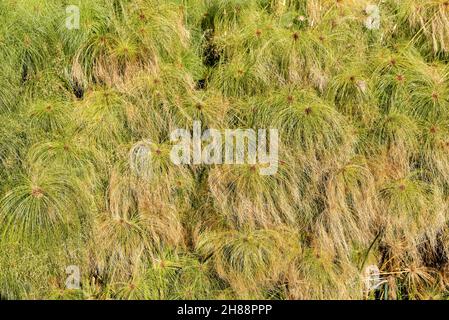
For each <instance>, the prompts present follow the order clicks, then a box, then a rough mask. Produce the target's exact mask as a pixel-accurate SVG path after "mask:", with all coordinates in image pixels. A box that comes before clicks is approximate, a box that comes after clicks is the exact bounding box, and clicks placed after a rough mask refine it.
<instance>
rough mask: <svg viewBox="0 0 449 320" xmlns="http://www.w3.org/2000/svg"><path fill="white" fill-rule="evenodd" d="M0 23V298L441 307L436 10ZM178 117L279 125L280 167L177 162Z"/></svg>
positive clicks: (18, 7)
mask: <svg viewBox="0 0 449 320" xmlns="http://www.w3.org/2000/svg"><path fill="white" fill-rule="evenodd" d="M370 4H373V5H378V6H379V8H380V28H379V29H377V28H369V27H367V25H366V21H367V19H369V17H368V13H367V12H366V8H367V6H368V5H370ZM68 5H77V6H79V8H80V14H81V17H80V28H79V29H72V30H69V29H68V28H66V18H67V13H66V7H67V6H68ZM0 21H1V24H0V66H1V72H0V120H1V123H2V125H1V126H0V298H3V299H23V298H28V299H67V298H69V299H72V298H73V299H89V298H91V299H206V298H207V299H222V298H226V299H241V298H249V299H254V298H262V299H264V298H267V299H331V298H333V299H335V298H338V299H373V298H380V299H430V298H433V299H435V298H445V297H446V295H447V290H448V285H449V268H448V267H449V230H448V222H449V215H448V214H449V212H448V204H449V67H448V61H449V2H448V1H447V0H385V1H374V0H372V1H365V0H73V1H70V2H69V1H68V0H0ZM194 120H200V121H201V122H202V124H203V126H204V129H206V128H219V129H223V128H277V129H279V132H280V138H281V147H280V155H279V156H280V160H281V161H280V167H279V171H278V173H277V174H276V175H273V176H261V175H259V173H258V172H257V171H256V170H253V169H254V168H252V167H250V166H248V165H229V166H224V165H213V166H209V165H191V166H176V165H174V164H173V163H172V162H171V161H170V158H169V150H170V147H171V142H170V132H171V131H172V130H173V129H175V128H192V125H193V121H194ZM150 151H152V152H151V154H152V158H149V157H147V155H148V154H149V152H150ZM130 155H131V156H130ZM136 166H137V167H139V170H140V172H144V173H145V174H139V175H136V174H135V171H134V170H133V167H134V168H135V167H136ZM69 265H76V266H79V268H80V271H81V288H80V289H77V290H74V289H68V288H66V286H65V280H66V278H67V276H68V275H67V274H66V267H67V266H69ZM369 265H377V266H378V267H379V269H380V270H381V273H382V277H383V279H385V283H384V284H383V285H382V286H381V287H380V288H379V289H378V290H377V291H374V290H372V291H369V292H367V291H366V288H365V284H364V282H365V276H366V275H365V268H366V267H367V266H369Z"/></svg>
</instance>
